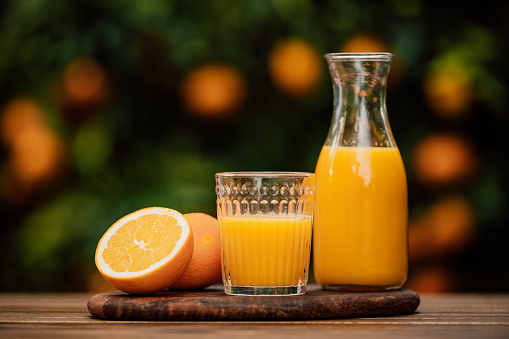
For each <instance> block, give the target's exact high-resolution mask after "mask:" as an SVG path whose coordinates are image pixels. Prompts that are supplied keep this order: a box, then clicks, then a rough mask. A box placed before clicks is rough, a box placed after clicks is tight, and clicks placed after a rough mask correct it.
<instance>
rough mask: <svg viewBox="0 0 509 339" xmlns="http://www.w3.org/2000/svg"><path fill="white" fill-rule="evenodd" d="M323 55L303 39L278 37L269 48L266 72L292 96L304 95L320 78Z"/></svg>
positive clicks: (311, 91) (277, 85) (282, 89)
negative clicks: (277, 40)
mask: <svg viewBox="0 0 509 339" xmlns="http://www.w3.org/2000/svg"><path fill="white" fill-rule="evenodd" d="M322 66H323V59H322V56H321V55H320V54H319V53H318V50H317V49H316V48H315V47H314V46H313V45H312V44H311V43H309V42H307V41H305V40H303V39H297V38H293V39H286V40H280V41H279V42H278V43H277V44H276V45H275V46H274V47H273V48H272V50H271V51H270V54H269V59H268V67H269V73H270V76H271V79H272V81H273V83H274V84H275V85H276V87H277V88H278V89H279V90H280V91H282V92H283V93H285V94H287V95H289V96H292V97H296V98H299V97H306V96H309V95H311V94H312V93H313V92H314V91H315V90H316V88H317V86H318V84H319V82H320V80H321V78H322Z"/></svg>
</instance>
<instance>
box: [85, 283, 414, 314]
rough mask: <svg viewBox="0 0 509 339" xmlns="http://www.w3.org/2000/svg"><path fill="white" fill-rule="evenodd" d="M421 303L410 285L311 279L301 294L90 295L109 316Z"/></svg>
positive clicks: (401, 309) (384, 308) (345, 310)
mask: <svg viewBox="0 0 509 339" xmlns="http://www.w3.org/2000/svg"><path fill="white" fill-rule="evenodd" d="M419 303H420V298H419V295H418V294H417V293H416V292H414V291H412V290H409V289H400V290H397V291H389V292H332V291H325V290H322V289H321V288H320V287H319V286H313V285H312V286H308V291H307V292H306V294H304V295H299V296H231V295H226V294H225V293H224V290H223V288H222V287H217V288H216V287H214V288H209V289H205V290H203V291H193V292H182V291H164V292H161V293H158V294H154V295H151V296H135V295H129V294H126V293H122V292H111V293H102V294H97V295H95V296H93V297H92V298H90V300H89V301H88V310H89V311H90V313H91V314H92V315H94V316H96V317H98V318H103V319H110V320H290V319H293V320H295V319H331V318H355V317H372V316H388V315H397V314H406V313H411V312H413V311H415V310H416V309H417V307H418V306H419Z"/></svg>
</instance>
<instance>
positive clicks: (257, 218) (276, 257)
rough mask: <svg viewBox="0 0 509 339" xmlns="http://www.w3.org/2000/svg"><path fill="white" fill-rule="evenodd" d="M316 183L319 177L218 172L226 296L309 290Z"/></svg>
mask: <svg viewBox="0 0 509 339" xmlns="http://www.w3.org/2000/svg"><path fill="white" fill-rule="evenodd" d="M314 185H315V175H314V174H313V173H304V172H224V173H217V174H216V194H217V218H218V220H219V234H220V241H221V260H222V267H223V283H224V286H225V292H226V294H232V295H297V294H304V293H305V292H306V284H307V281H308V275H309V260H310V253H311V233H312V224H313V195H314Z"/></svg>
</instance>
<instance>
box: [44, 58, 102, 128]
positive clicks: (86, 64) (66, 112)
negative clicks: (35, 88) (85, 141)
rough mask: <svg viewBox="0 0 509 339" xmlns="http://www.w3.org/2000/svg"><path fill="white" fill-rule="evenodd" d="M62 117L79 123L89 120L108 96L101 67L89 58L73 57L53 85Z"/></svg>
mask: <svg viewBox="0 0 509 339" xmlns="http://www.w3.org/2000/svg"><path fill="white" fill-rule="evenodd" d="M53 92H54V93H53V94H54V97H55V101H56V104H57V106H58V107H59V109H60V111H61V112H62V113H63V116H64V119H65V120H67V121H69V122H71V123H73V124H80V123H83V122H86V121H90V120H91V119H92V118H93V117H94V116H95V115H96V114H97V113H98V111H99V110H100V109H102V108H103V107H104V105H105V104H106V103H107V102H108V100H109V99H110V97H111V85H110V84H109V79H108V76H107V74H106V70H105V69H104V67H103V66H102V65H101V64H99V63H98V62H97V61H96V60H94V59H93V58H91V57H87V56H84V57H79V58H76V59H74V60H72V61H71V62H70V63H69V64H68V65H67V66H66V67H65V69H64V70H63V73H62V74H61V76H60V77H58V79H57V81H56V82H55V85H54V88H53Z"/></svg>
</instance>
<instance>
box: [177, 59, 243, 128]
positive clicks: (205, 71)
mask: <svg viewBox="0 0 509 339" xmlns="http://www.w3.org/2000/svg"><path fill="white" fill-rule="evenodd" d="M246 91H247V88H246V83H245V80H244V76H243V75H242V74H241V73H240V72H239V71H238V70H237V69H236V68H234V67H233V66H230V65H226V64H207V65H204V66H201V67H198V68H196V69H194V70H192V71H191V72H190V73H189V74H187V75H186V77H185V78H184V80H183V81H182V85H181V93H182V101H183V105H184V107H186V109H187V110H188V111H189V112H190V113H191V114H192V115H193V116H195V117H198V118H205V119H211V118H212V119H214V118H220V117H225V116H229V115H230V114H232V113H234V112H235V111H236V110H238V109H239V108H240V107H241V105H242V104H243V102H244V100H245V97H246V94H247V92H246Z"/></svg>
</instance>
